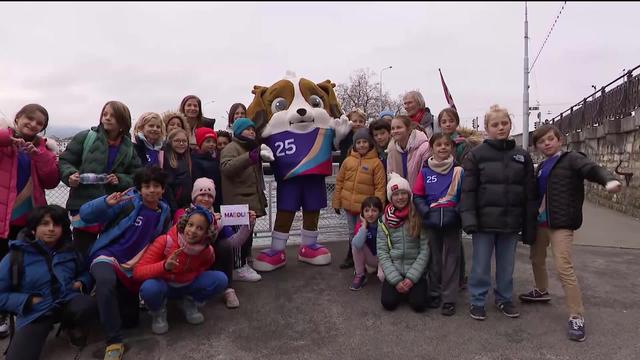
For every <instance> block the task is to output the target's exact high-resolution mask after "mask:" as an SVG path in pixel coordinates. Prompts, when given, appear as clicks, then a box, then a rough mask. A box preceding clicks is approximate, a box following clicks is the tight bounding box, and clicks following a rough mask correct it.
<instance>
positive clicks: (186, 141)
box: [171, 140, 189, 144]
mask: <svg viewBox="0 0 640 360" xmlns="http://www.w3.org/2000/svg"><path fill="white" fill-rule="evenodd" d="M171 142H172V143H174V144H188V143H189V140H173V141H171Z"/></svg>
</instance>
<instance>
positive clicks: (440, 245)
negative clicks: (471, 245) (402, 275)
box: [413, 133, 464, 316]
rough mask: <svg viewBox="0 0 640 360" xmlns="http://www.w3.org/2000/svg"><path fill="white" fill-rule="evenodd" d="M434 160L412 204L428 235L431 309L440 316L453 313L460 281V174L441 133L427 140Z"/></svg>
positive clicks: (417, 185) (418, 183)
mask: <svg viewBox="0 0 640 360" xmlns="http://www.w3.org/2000/svg"><path fill="white" fill-rule="evenodd" d="M429 145H430V146H431V151H432V152H433V156H432V157H430V158H429V160H427V162H426V163H425V164H424V167H423V168H422V170H421V171H420V172H419V173H418V178H417V179H416V181H415V183H414V185H413V202H414V204H415V206H416V210H418V213H419V214H420V216H421V217H422V223H423V224H424V227H425V228H426V229H427V232H428V234H429V246H430V249H431V259H430V261H429V282H430V285H431V294H430V298H431V300H430V301H431V302H432V304H433V305H430V307H434V308H436V307H439V304H440V302H441V300H442V302H443V303H444V304H443V305H442V311H441V313H442V315H445V316H451V315H453V314H455V313H456V298H457V297H458V288H459V279H460V249H461V247H460V238H461V235H462V234H461V232H460V230H461V224H460V214H459V213H458V209H457V206H458V202H459V201H460V191H461V183H462V177H463V173H464V172H463V170H462V168H461V167H459V166H455V160H454V158H453V155H452V152H453V141H451V139H450V138H449V136H447V135H445V134H443V133H436V134H434V135H433V136H432V137H431V139H429Z"/></svg>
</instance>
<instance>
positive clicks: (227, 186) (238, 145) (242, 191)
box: [220, 137, 267, 217]
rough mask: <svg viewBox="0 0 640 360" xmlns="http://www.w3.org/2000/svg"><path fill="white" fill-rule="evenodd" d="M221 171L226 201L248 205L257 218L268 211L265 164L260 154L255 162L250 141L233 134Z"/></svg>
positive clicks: (223, 154) (225, 150)
mask: <svg viewBox="0 0 640 360" xmlns="http://www.w3.org/2000/svg"><path fill="white" fill-rule="evenodd" d="M220 173H221V175H222V194H223V195H222V197H223V201H224V204H227V205H242V204H248V205H249V210H253V211H255V212H256V216H257V217H260V216H264V215H266V214H267V212H266V211H265V209H266V208H267V198H266V196H265V195H264V176H263V174H262V163H261V162H260V157H259V156H258V161H257V162H256V163H254V162H253V161H251V159H250V158H249V148H248V146H247V144H245V143H244V142H243V141H241V140H239V139H238V138H235V137H234V138H233V141H231V143H230V144H229V145H227V146H226V147H225V148H224V149H222V154H220Z"/></svg>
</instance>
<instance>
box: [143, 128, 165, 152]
mask: <svg viewBox="0 0 640 360" xmlns="http://www.w3.org/2000/svg"><path fill="white" fill-rule="evenodd" d="M136 135H137V136H138V138H139V139H140V140H142V142H144V146H146V147H147V149H150V150H158V151H160V150H162V145H163V141H162V139H158V142H157V143H156V144H155V145H153V144H151V143H150V142H149V140H147V138H146V137H145V136H144V134H143V133H142V131H138V134H136Z"/></svg>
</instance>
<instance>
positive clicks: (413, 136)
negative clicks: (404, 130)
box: [394, 130, 417, 154]
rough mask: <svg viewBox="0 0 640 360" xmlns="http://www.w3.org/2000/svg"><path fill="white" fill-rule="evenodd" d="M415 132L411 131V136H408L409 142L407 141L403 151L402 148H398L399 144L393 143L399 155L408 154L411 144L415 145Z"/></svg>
mask: <svg viewBox="0 0 640 360" xmlns="http://www.w3.org/2000/svg"><path fill="white" fill-rule="evenodd" d="M416 136H417V135H416V131H415V130H411V134H409V140H407V146H405V149H404V150H403V149H402V147H401V146H400V144H398V143H397V142H395V141H394V145H395V146H396V149H397V150H398V152H399V153H401V154H402V153H408V152H409V150H411V147H412V145H413V144H415V142H416Z"/></svg>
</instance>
